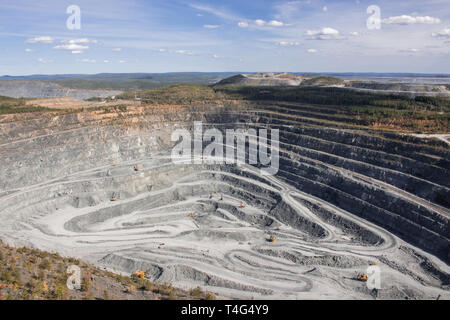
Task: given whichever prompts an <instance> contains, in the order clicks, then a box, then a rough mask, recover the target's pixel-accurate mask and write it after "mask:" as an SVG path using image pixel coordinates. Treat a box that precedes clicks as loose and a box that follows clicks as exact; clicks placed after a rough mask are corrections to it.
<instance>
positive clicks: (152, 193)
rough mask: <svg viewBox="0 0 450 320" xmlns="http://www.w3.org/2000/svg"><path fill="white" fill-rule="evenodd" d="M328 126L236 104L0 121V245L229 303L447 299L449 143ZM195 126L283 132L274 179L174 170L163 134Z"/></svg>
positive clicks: (220, 167)
mask: <svg viewBox="0 0 450 320" xmlns="http://www.w3.org/2000/svg"><path fill="white" fill-rule="evenodd" d="M330 116H331V115H330V114H327V112H324V113H323V114H322V115H319V114H318V113H317V112H315V111H314V110H313V111H311V110H308V108H307V107H304V108H303V109H302V108H300V107H299V106H293V105H292V104H289V103H285V104H283V105H281V104H273V103H236V102H232V101H228V102H227V101H224V102H221V103H198V104H193V105H190V106H183V105H170V106H167V105H153V106H152V105H148V106H144V105H132V106H129V107H127V108H126V109H125V110H119V109H117V108H116V109H114V108H113V109H105V110H84V111H82V110H79V112H64V113H59V114H58V113H55V114H52V113H51V112H50V113H48V112H44V113H22V114H4V115H0V133H1V134H0V220H1V223H0V238H1V239H2V240H3V241H4V242H6V243H8V244H12V245H15V246H22V245H23V246H28V247H33V248H39V249H41V250H46V251H50V252H58V253H60V254H61V255H64V256H71V257H77V258H81V259H84V260H86V261H89V262H92V263H94V264H95V265H98V266H101V267H104V268H107V269H109V270H113V271H115V272H118V273H125V274H131V273H134V272H136V270H143V271H145V272H147V274H148V277H149V279H150V280H152V281H159V282H161V283H171V284H172V285H174V286H177V287H180V288H193V287H196V286H200V287H202V288H204V289H205V290H209V291H211V292H213V293H215V294H217V295H218V296H219V297H225V298H248V299H252V298H254V299H373V298H377V299H405V298H407V299H435V298H436V297H438V296H440V297H442V298H449V296H450V291H449V285H450V277H449V273H450V268H449V262H450V240H449V235H450V231H449V216H450V209H449V208H450V189H449V188H450V179H449V177H450V175H449V170H450V153H449V149H448V145H446V143H444V142H442V141H441V142H442V143H441V142H439V141H434V140H422V139H421V138H418V137H413V136H406V135H400V134H395V133H387V132H373V131H367V130H365V131H363V130H356V129H349V128H346V127H345V126H341V127H339V126H336V127H330V126H326V125H323V123H320V121H321V120H317V119H319V118H321V119H322V120H323V119H326V118H327V117H330ZM312 119H315V120H312ZM195 121H201V122H202V123H203V130H207V129H209V128H216V129H219V130H220V131H222V132H225V131H226V129H243V130H244V131H247V130H249V129H263V128H267V129H272V130H273V129H279V148H278V152H279V170H278V172H277V173H276V174H275V175H262V174H261V171H260V167H259V166H258V165H249V164H240V165H229V164H225V163H222V164H221V163H212V162H211V161H202V163H193V162H185V163H181V164H180V163H173V162H172V159H171V152H172V149H173V147H174V145H175V144H176V143H175V142H174V141H172V139H171V137H172V133H173V132H174V131H175V130H176V129H186V130H188V131H189V132H193V130H194V122H195ZM192 136H194V135H192ZM424 141H428V142H424ZM203 144H204V145H207V142H205V141H203ZM247 152H248V150H247ZM373 266H377V267H378V270H379V280H380V287H378V288H370V286H368V283H367V281H365V280H366V279H365V278H364V276H365V275H367V273H368V271H367V270H368V268H369V267H373Z"/></svg>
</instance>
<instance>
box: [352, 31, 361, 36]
mask: <svg viewBox="0 0 450 320" xmlns="http://www.w3.org/2000/svg"><path fill="white" fill-rule="evenodd" d="M350 35H351V36H354V37H357V36H359V33H358V32H356V31H353V32H350Z"/></svg>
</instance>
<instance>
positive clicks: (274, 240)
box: [269, 235, 277, 243]
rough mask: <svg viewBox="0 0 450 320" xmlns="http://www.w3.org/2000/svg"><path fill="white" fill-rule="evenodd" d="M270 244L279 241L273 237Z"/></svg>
mask: <svg viewBox="0 0 450 320" xmlns="http://www.w3.org/2000/svg"><path fill="white" fill-rule="evenodd" d="M269 242H272V243H275V242H277V239H275V237H274V236H273V235H272V236H270V238H269Z"/></svg>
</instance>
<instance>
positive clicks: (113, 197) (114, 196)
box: [111, 192, 117, 201]
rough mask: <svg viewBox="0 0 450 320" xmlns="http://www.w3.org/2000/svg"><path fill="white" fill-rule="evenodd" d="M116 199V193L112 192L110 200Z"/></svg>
mask: <svg viewBox="0 0 450 320" xmlns="http://www.w3.org/2000/svg"><path fill="white" fill-rule="evenodd" d="M116 200H117V197H116V193H115V192H114V193H113V194H112V197H111V201H116Z"/></svg>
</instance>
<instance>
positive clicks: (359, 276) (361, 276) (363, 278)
mask: <svg viewBox="0 0 450 320" xmlns="http://www.w3.org/2000/svg"><path fill="white" fill-rule="evenodd" d="M356 279H357V280H359V281H364V282H365V281H367V280H369V276H368V275H367V274H365V273H358V274H357V275H356Z"/></svg>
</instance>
